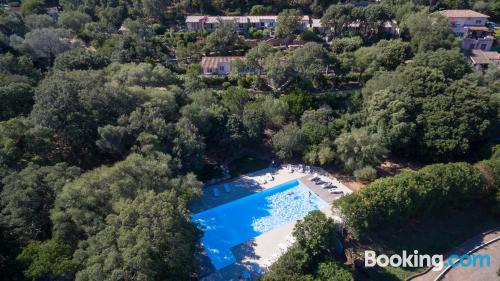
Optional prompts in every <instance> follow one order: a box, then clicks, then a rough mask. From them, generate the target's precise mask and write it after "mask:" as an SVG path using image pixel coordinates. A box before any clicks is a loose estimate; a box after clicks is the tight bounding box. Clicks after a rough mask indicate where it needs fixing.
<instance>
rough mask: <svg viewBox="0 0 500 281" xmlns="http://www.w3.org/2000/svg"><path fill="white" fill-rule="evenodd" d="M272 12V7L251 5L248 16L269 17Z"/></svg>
mask: <svg viewBox="0 0 500 281" xmlns="http://www.w3.org/2000/svg"><path fill="white" fill-rule="evenodd" d="M272 11H273V7H271V6H264V5H253V6H252V8H251V9H250V15H252V16H262V15H269V14H271V13H272Z"/></svg>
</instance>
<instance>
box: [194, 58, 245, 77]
mask: <svg viewBox="0 0 500 281" xmlns="http://www.w3.org/2000/svg"><path fill="white" fill-rule="evenodd" d="M244 59H245V57H238V56H226V57H202V58H201V68H202V69H203V74H204V75H227V74H229V72H230V71H231V62H233V61H236V60H244Z"/></svg>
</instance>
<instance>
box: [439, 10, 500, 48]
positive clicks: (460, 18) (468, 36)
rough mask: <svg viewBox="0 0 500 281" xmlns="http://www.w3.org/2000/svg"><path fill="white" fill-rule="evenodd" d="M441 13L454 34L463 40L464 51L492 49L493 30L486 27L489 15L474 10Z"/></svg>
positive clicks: (444, 11)
mask: <svg viewBox="0 0 500 281" xmlns="http://www.w3.org/2000/svg"><path fill="white" fill-rule="evenodd" d="M439 13H440V14H441V15H442V16H444V17H446V18H447V19H448V21H449V22H450V25H451V29H452V30H453V32H455V34H456V35H457V36H459V37H461V38H463V44H462V48H463V49H464V50H466V51H469V50H473V49H480V50H483V51H489V50H490V49H491V46H492V45H493V40H494V37H493V29H491V28H489V27H487V26H486V21H487V19H488V18H489V16H488V15H485V14H481V13H479V12H476V11H473V10H443V11H440V12H439Z"/></svg>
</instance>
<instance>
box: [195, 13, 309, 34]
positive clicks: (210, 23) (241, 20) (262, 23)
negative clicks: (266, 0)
mask: <svg viewBox="0 0 500 281" xmlns="http://www.w3.org/2000/svg"><path fill="white" fill-rule="evenodd" d="M277 19H278V16H273V15H270V16H187V17H186V28H187V29H188V30H195V31H199V30H202V29H205V30H206V31H209V32H212V31H214V30H215V28H216V27H217V24H218V23H219V21H222V22H235V23H236V24H238V28H239V31H240V32H245V31H247V30H248V29H249V28H250V27H253V28H255V29H264V28H269V29H274V28H275V27H276V21H277ZM307 27H310V22H309V16H303V17H302V20H301V26H300V28H299V29H300V30H304V29H306V28H307Z"/></svg>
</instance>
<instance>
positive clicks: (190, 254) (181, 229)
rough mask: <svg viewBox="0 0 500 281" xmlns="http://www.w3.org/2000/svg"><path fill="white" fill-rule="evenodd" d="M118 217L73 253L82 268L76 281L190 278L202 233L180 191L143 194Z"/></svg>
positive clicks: (119, 210) (112, 216)
mask: <svg viewBox="0 0 500 281" xmlns="http://www.w3.org/2000/svg"><path fill="white" fill-rule="evenodd" d="M151 180H153V179H151ZM115 211H116V213H115V214H110V215H109V216H108V217H107V222H108V223H107V224H106V225H105V226H104V227H103V228H102V230H100V231H99V232H97V233H96V235H94V236H92V237H90V238H88V239H87V240H85V241H83V242H82V243H81V244H80V247H79V249H78V250H77V251H76V252H75V254H74V257H75V261H77V262H78V263H79V264H82V268H83V269H82V270H80V271H79V272H78V273H77V274H76V278H75V280H78V281H84V280H94V279H95V277H96V276H100V278H102V280H115V279H116V278H118V279H127V278H130V276H133V277H132V278H133V279H134V280H148V279H151V278H153V279H158V280H185V279H188V278H189V274H190V273H191V272H192V271H193V270H194V269H195V264H194V253H195V251H196V250H197V243H198V240H199V238H200V236H201V235H200V234H201V233H200V231H199V230H198V229H197V228H196V226H195V225H194V224H193V223H192V222H191V221H190V217H189V215H188V214H187V209H186V207H185V206H184V203H183V202H182V199H179V198H178V196H177V192H176V191H174V190H170V191H164V192H161V193H158V194H155V192H153V191H149V192H145V193H143V194H140V195H138V196H137V198H135V199H134V200H133V201H131V202H129V203H128V204H120V206H119V207H117V208H116V210H115ZM105 261H107V262H106V264H107V266H105V267H103V266H102V262H105Z"/></svg>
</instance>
